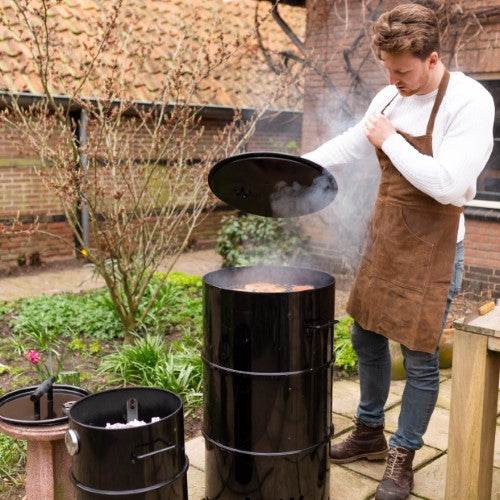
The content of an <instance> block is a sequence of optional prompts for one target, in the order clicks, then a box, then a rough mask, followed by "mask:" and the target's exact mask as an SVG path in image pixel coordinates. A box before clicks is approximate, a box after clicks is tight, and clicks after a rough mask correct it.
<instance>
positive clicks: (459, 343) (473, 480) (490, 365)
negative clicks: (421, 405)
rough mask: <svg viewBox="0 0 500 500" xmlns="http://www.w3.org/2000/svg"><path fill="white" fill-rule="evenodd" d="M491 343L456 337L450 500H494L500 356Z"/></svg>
mask: <svg viewBox="0 0 500 500" xmlns="http://www.w3.org/2000/svg"><path fill="white" fill-rule="evenodd" d="M489 340H491V337H488V336H487V335H481V334H478V333H470V332H465V331H460V330H457V331H456V332H455V338H454V343H453V368H452V383H451V405H450V429H449V434H448V464H447V473H446V490H445V499H446V500H456V499H457V498H464V499H470V500H474V499H477V500H483V499H489V498H491V483H492V474H493V452H494V444H495V430H496V411H497V399H498V370H499V360H500V357H499V354H498V353H497V352H494V351H490V350H488V343H489V342H488V341H489ZM490 346H491V343H490Z"/></svg>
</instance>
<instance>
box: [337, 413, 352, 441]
mask: <svg viewBox="0 0 500 500" xmlns="http://www.w3.org/2000/svg"><path fill="white" fill-rule="evenodd" d="M332 420H333V429H334V436H338V435H340V434H343V433H344V432H345V431H346V430H348V429H351V428H352V427H353V426H354V424H353V421H352V418H348V417H344V416H343V415H339V414H337V413H334V414H333V416H332Z"/></svg>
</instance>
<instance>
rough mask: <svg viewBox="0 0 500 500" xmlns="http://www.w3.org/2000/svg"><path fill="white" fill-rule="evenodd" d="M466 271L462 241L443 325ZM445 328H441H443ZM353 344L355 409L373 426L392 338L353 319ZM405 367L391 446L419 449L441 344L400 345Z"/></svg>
mask: <svg viewBox="0 0 500 500" xmlns="http://www.w3.org/2000/svg"><path fill="white" fill-rule="evenodd" d="M463 272H464V247H463V242H460V243H458V244H457V249H456V254H455V264H454V268H453V275H452V278H451V283H450V290H449V292H448V300H447V304H446V310H445V313H444V318H443V325H442V328H444V326H445V324H446V319H447V316H448V312H449V310H450V305H451V302H452V300H453V297H455V295H456V294H457V292H459V291H460V285H461V283H462V277H463ZM441 331H442V329H441ZM351 339H352V345H353V347H354V350H355V351H356V354H357V355H358V360H359V379H360V388H361V396H360V401H359V406H358V409H357V411H356V414H357V416H358V418H359V419H360V420H361V421H362V422H363V423H364V424H365V425H368V426H370V427H377V426H379V425H382V424H383V423H384V405H385V403H386V401H387V397H388V395H389V387H390V384H391V355H390V352H389V341H388V340H387V338H386V337H383V336H382V335H379V334H377V333H375V332H371V331H368V330H364V329H363V328H361V327H360V326H359V325H358V324H357V323H354V325H353V328H352V331H351ZM401 350H402V352H403V356H404V367H405V370H406V385H405V388H404V391H403V398H402V401H401V412H400V414H399V420H398V429H397V431H396V433H395V434H394V435H392V436H391V438H390V440H389V445H390V446H391V447H393V448H394V447H401V448H406V449H407V450H418V449H419V448H421V447H422V446H423V444H424V442H423V440H422V436H423V435H424V434H425V431H426V430H427V425H428V424H429V420H430V418H431V415H432V412H433V411H434V407H435V405H436V400H437V396H438V392H439V346H438V347H437V348H436V352H435V353H434V354H429V353H426V352H420V351H412V350H410V349H408V348H407V347H405V346H403V345H402V346H401Z"/></svg>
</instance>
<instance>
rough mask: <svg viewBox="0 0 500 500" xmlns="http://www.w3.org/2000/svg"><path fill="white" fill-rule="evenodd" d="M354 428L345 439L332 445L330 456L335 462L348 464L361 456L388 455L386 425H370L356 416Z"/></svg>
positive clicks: (380, 457)
mask: <svg viewBox="0 0 500 500" xmlns="http://www.w3.org/2000/svg"><path fill="white" fill-rule="evenodd" d="M353 420H354V429H353V430H352V432H351V434H349V436H347V438H346V439H344V441H341V442H340V443H338V444H334V445H332V446H331V447H330V458H331V460H332V462H333V463H334V464H346V463H348V462H354V461H355V460H359V459H360V458H367V459H368V460H382V459H384V458H385V457H386V456H387V452H388V449H389V448H388V447H387V441H386V439H385V436H384V426H383V425H380V426H378V427H368V426H367V425H365V424H364V423H363V422H361V420H359V419H358V418H357V417H354V419H353Z"/></svg>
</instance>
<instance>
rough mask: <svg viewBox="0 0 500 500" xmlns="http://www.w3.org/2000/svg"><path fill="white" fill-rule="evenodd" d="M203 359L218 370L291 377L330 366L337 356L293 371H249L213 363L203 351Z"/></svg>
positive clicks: (238, 373) (261, 375) (255, 375)
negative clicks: (317, 364) (313, 366)
mask: <svg viewBox="0 0 500 500" xmlns="http://www.w3.org/2000/svg"><path fill="white" fill-rule="evenodd" d="M201 359H202V360H203V362H204V363H206V364H207V365H209V366H211V367H212V368H215V369H216V370H219V371H222V372H227V373H233V374H236V375H246V376H249V377H289V376H291V375H300V374H302V373H313V372H316V371H320V370H323V369H324V368H329V367H330V366H331V365H332V364H333V363H334V362H335V356H334V357H333V358H331V359H330V360H329V361H328V362H327V363H324V364H323V365H320V366H316V367H315V368H308V369H306V370H296V371H292V372H247V371H241V370H235V369H234V368H227V367H226V366H220V365H217V364H215V363H212V362H211V361H209V360H208V359H207V358H206V356H205V355H204V354H203V353H202V354H201Z"/></svg>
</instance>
